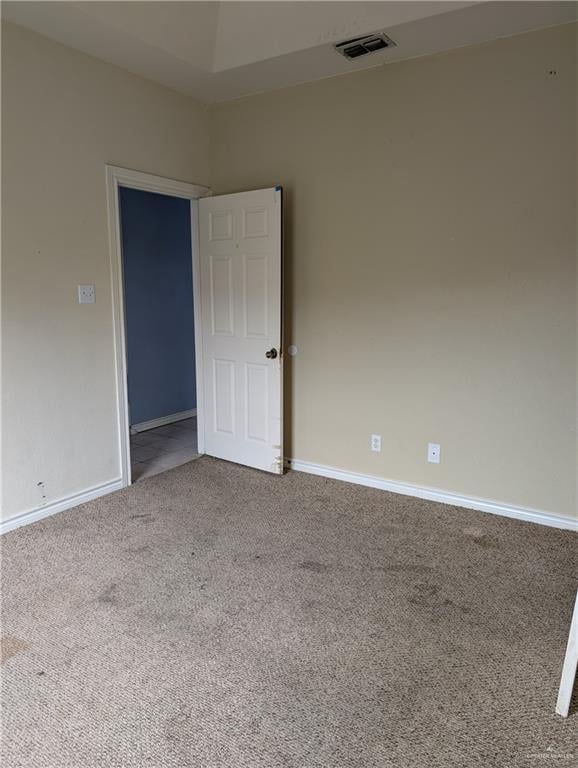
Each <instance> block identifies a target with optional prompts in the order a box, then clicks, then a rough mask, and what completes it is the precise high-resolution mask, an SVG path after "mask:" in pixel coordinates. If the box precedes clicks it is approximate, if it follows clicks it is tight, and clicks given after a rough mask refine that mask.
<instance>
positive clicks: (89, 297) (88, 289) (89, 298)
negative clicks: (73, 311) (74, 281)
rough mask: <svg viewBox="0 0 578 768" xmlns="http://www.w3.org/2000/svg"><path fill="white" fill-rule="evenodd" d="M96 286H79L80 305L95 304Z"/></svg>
mask: <svg viewBox="0 0 578 768" xmlns="http://www.w3.org/2000/svg"><path fill="white" fill-rule="evenodd" d="M94 302H95V296H94V285H79V286H78V303H79V304H94Z"/></svg>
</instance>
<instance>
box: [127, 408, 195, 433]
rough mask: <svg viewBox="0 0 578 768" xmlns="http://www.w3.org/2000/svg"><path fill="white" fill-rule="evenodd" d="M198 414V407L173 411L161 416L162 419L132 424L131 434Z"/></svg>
mask: <svg viewBox="0 0 578 768" xmlns="http://www.w3.org/2000/svg"><path fill="white" fill-rule="evenodd" d="M196 415H197V409H196V408H191V410H190V411H179V413H171V414H170V415H169V416H161V417H160V419H151V420H150V421H141V423H140V424H131V427H130V431H131V434H136V432H146V431H147V429H156V427H164V426H165V424H173V423H174V422H175V421H184V420H185V419H191V418H192V417H193V416H196Z"/></svg>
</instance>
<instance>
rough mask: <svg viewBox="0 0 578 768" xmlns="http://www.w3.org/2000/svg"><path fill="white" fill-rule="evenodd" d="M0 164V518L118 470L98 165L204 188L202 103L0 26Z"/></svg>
mask: <svg viewBox="0 0 578 768" xmlns="http://www.w3.org/2000/svg"><path fill="white" fill-rule="evenodd" d="M2 163H3V168H2V216H3V237H2V268H3V283H2V285H3V297H2V298H3V313H2V320H3V323H2V330H3V447H4V452H3V454H4V455H3V469H4V472H3V475H4V477H3V480H4V494H3V504H2V517H3V518H4V519H7V518H9V517H12V516H14V515H17V514H19V513H22V512H26V511H28V510H30V509H33V508H35V507H38V506H39V505H40V504H41V502H42V501H43V500H42V493H41V488H40V487H39V486H38V483H39V482H42V483H44V494H45V499H44V502H46V503H49V502H52V501H56V500H59V499H61V498H64V497H66V496H69V495H72V494H74V493H77V492H79V491H83V490H86V489H88V488H90V487H92V486H96V485H99V484H101V483H107V482H109V481H112V480H115V479H116V478H118V477H119V475H120V468H119V454H118V446H117V440H118V429H117V419H116V406H115V378H114V365H113V361H114V349H113V328H112V311H111V285H110V266H109V251H108V234H107V212H106V200H105V175H104V174H105V172H104V166H105V163H113V164H116V165H121V166H124V167H127V168H134V169H137V170H142V171H147V172H150V173H156V174H160V175H164V176H169V177H172V178H177V179H182V180H184V181H192V182H197V183H199V184H203V183H204V184H206V183H207V182H208V132H207V109H206V107H203V106H199V105H197V104H196V103H195V102H193V101H192V100H191V99H189V98H188V97H186V96H181V95H179V94H176V93H173V92H171V91H169V90H167V89H165V88H163V87H161V86H158V85H155V84H153V83H150V82H148V81H146V80H144V79H142V78H139V77H135V76H133V75H131V74H128V73H126V72H123V71H122V70H120V69H118V68H116V67H113V66H109V65H108V64H105V63H102V62H100V61H97V60H96V59H92V58H90V57H88V56H85V55H82V54H80V53H77V52H75V51H73V50H71V49H69V48H66V47H63V46H61V45H57V44H56V43H52V42H50V41H48V40H46V39H44V38H42V37H39V36H37V35H35V34H33V33H30V32H27V31H25V30H23V29H21V28H19V27H16V26H13V25H9V24H6V25H3V34H2ZM79 283H94V284H95V285H96V304H95V305H94V306H79V304H78V302H77V296H76V286H77V284H79Z"/></svg>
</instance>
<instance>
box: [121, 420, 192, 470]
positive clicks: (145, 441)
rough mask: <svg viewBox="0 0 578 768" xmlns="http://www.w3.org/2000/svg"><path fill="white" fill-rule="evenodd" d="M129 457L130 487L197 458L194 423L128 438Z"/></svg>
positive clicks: (171, 425) (160, 428) (155, 430)
mask: <svg viewBox="0 0 578 768" xmlns="http://www.w3.org/2000/svg"><path fill="white" fill-rule="evenodd" d="M130 455H131V463H132V481H133V483H134V482H136V481H137V480H142V479H143V478H145V477H151V476H152V475H158V474H159V472H164V471H165V470H166V469H172V468H173V467H178V466H180V465H181V464H186V462H187V461H192V460H193V459H196V458H198V456H199V454H198V453H197V419H196V418H192V419H185V420H184V421H175V422H174V424H166V425H165V426H164V427H157V428H156V429H149V430H147V431H146V432H137V433H136V434H135V435H131V436H130Z"/></svg>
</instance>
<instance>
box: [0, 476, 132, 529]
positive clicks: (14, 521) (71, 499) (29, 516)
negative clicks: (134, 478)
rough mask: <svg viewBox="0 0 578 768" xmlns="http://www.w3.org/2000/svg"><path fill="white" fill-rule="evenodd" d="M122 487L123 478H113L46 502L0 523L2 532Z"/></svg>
mask: <svg viewBox="0 0 578 768" xmlns="http://www.w3.org/2000/svg"><path fill="white" fill-rule="evenodd" d="M122 487H123V486H122V480H120V479H119V480H113V481H112V482H110V483H104V484H103V485H95V486H94V487H93V488H89V489H88V490H86V491H82V492H81V493H76V494H74V496H68V497H67V498H66V499H60V501H54V502H52V503H51V504H45V505H44V506H43V507H37V508H36V509H31V510H30V511H29V512H24V513H23V514H21V515H18V516H17V517H12V518H10V519H9V520H4V522H2V523H0V534H3V533H8V531H13V530H14V529H15V528H20V526H22V525H29V524H30V523H35V522H36V521H37V520H42V519H43V518H44V517H50V516H51V515H55V514H56V513H57V512H64V510H65V509H72V507H77V506H78V505H79V504H84V503H85V502H87V501H92V500H93V499H98V497H99V496H106V494H107V493H112V492H113V491H119V490H120V489H121V488H122Z"/></svg>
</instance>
